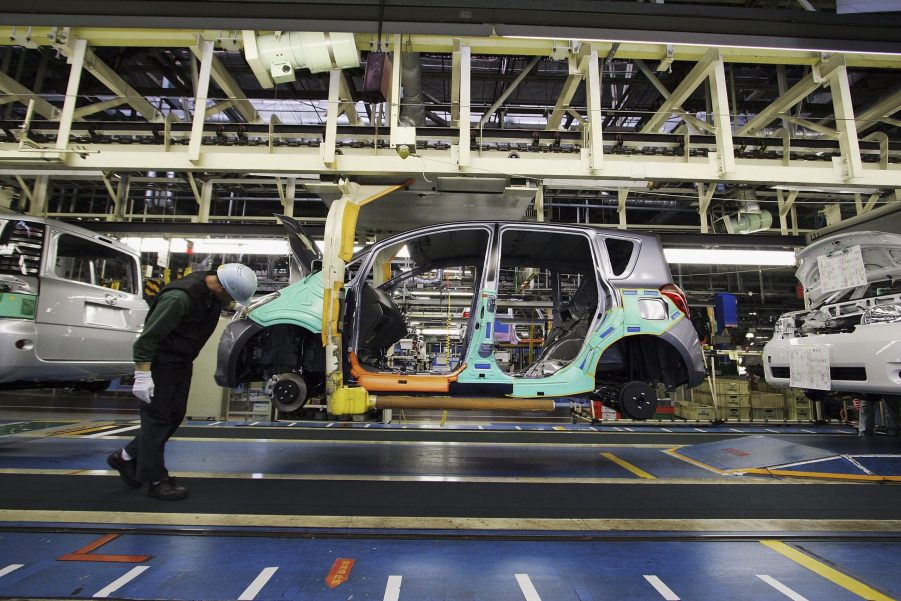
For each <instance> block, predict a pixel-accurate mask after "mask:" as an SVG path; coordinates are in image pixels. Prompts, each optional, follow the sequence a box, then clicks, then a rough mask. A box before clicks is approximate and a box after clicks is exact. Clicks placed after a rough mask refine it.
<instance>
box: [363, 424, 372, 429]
mask: <svg viewBox="0 0 901 601" xmlns="http://www.w3.org/2000/svg"><path fill="white" fill-rule="evenodd" d="M363 427H364V428H371V427H372V424H366V425H365V426H363Z"/></svg>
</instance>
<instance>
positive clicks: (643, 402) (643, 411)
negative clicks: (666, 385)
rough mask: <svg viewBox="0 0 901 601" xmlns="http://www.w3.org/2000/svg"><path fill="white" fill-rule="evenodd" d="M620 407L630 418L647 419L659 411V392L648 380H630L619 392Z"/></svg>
mask: <svg viewBox="0 0 901 601" xmlns="http://www.w3.org/2000/svg"><path fill="white" fill-rule="evenodd" d="M619 408H620V411H622V413H623V415H624V416H626V417H628V418H630V419H634V420H645V419H649V418H651V417H654V413H656V411H657V392H656V391H655V390H654V389H653V388H652V387H651V386H650V385H649V384H647V383H646V382H639V381H637V380H635V381H633V382H629V383H627V384H626V385H625V386H623V388H622V390H620V392H619Z"/></svg>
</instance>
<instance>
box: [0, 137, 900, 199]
mask: <svg viewBox="0 0 901 601" xmlns="http://www.w3.org/2000/svg"><path fill="white" fill-rule="evenodd" d="M341 151H342V154H340V155H337V156H336V157H335V163H334V166H332V167H324V166H323V163H322V159H321V156H320V149H319V148H313V147H304V146H301V147H280V146H279V147H273V148H272V149H270V148H268V147H267V146H264V145H261V146H249V145H248V146H237V145H235V146H222V145H210V146H208V147H204V149H203V153H202V155H201V160H199V161H197V162H196V163H195V162H192V161H191V159H190V158H189V153H188V149H187V148H186V147H185V146H183V145H172V146H171V147H170V149H169V151H164V150H163V145H162V144H161V145H159V146H156V147H152V146H148V145H143V144H141V145H130V144H123V145H115V144H114V145H110V144H90V143H82V144H80V145H79V152H78V153H66V154H65V155H64V156H62V157H60V158H59V161H58V162H57V163H54V164H52V165H51V164H48V163H47V162H46V161H45V160H44V159H45V157H44V156H43V153H42V152H41V151H39V150H33V149H32V150H27V151H22V150H19V148H18V145H17V144H16V143H12V142H3V143H0V165H2V166H3V167H4V168H8V169H14V168H17V167H21V168H23V169H30V170H39V169H41V168H47V169H51V168H53V169H80V170H88V171H93V172H95V173H96V172H98V171H114V172H121V171H146V170H147V166H148V165H153V166H154V167H155V168H156V170H158V171H175V172H183V171H210V172H221V173H247V172H266V173H271V174H273V175H275V174H278V173H285V174H292V173H293V174H300V173H310V174H324V175H342V174H343V175H347V176H364V175H365V176H383V175H384V174H386V173H392V174H399V175H404V176H406V177H415V176H421V175H422V173H423V172H426V173H429V174H435V175H459V173H460V166H459V164H458V162H457V161H456V160H455V159H454V156H455V154H454V153H455V152H456V150H455V149H453V148H451V149H450V150H439V149H425V148H423V149H418V150H417V156H419V157H420V160H417V161H410V160H404V159H402V158H400V157H399V156H398V155H397V154H396V153H393V152H392V153H385V152H384V151H382V150H376V149H373V148H353V147H350V146H344V147H343V148H342V149H341ZM509 154H510V153H509V152H505V151H497V150H482V151H480V152H479V153H478V154H474V155H473V156H472V157H471V159H470V165H469V167H470V168H469V169H468V170H467V171H471V172H472V173H483V172H484V173H518V174H528V176H529V177H532V178H535V179H541V178H566V179H574V178H583V179H586V180H591V181H594V182H597V181H599V180H605V179H609V180H616V179H618V180H630V181H648V180H654V181H674V182H686V181H688V182H698V181H700V182H724V183H725V182H730V183H759V184H767V185H780V184H787V185H806V186H827V185H835V186H842V187H843V188H846V187H850V188H855V187H857V188H879V189H885V188H891V189H895V188H901V165H899V164H896V163H889V164H888V165H887V168H885V169H883V168H881V166H880V165H878V164H870V163H865V164H864V165H863V166H862V171H861V173H860V175H859V177H858V178H857V179H855V180H853V181H851V182H847V181H846V180H845V176H844V174H843V173H842V172H841V170H840V169H838V168H837V167H836V165H834V164H833V163H832V162H829V161H792V162H791V164H790V165H788V166H786V165H783V164H782V161H781V160H780V159H756V158H755V159H751V158H747V159H745V158H741V159H739V158H737V159H735V163H736V164H735V170H734V171H732V172H729V173H725V174H721V172H720V165H719V162H718V160H717V158H716V156H715V155H714V154H713V153H710V156H707V157H703V156H693V157H689V158H687V159H686V158H685V157H683V156H663V155H642V154H631V155H618V154H605V156H604V168H603V171H602V172H601V173H597V172H594V171H592V170H591V169H590V168H589V165H588V162H587V160H584V159H583V158H582V157H581V156H580V155H579V154H578V153H551V154H548V153H534V154H533V153H525V154H521V155H520V157H519V158H511V157H509V156H508V155H509ZM50 155H52V156H54V157H55V156H56V154H55V153H52V152H50ZM98 180H99V178H98Z"/></svg>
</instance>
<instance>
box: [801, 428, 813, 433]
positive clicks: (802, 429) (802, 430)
mask: <svg viewBox="0 0 901 601" xmlns="http://www.w3.org/2000/svg"><path fill="white" fill-rule="evenodd" d="M801 432H807V433H808V434H816V432H814V431H813V430H805V429H804V428H801Z"/></svg>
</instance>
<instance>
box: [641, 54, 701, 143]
mask: <svg viewBox="0 0 901 601" xmlns="http://www.w3.org/2000/svg"><path fill="white" fill-rule="evenodd" d="M632 62H633V63H634V64H635V66H637V67H638V70H639V71H641V72H642V73H643V74H644V76H645V77H647V78H648V81H650V82H651V85H653V86H654V87H655V88H657V91H658V92H660V95H661V96H663V99H664V100H668V99H669V97H670V96H671V95H672V94H670V91H669V90H668V89H666V86H664V85H663V83H662V82H661V81H660V79H659V78H658V77H657V75H656V74H654V72H653V71H651V70H650V69H649V68H648V66H647V64H646V63H645V62H644V61H643V60H638V59H636V60H634V61H632ZM673 114H675V115H679V117H681V118H682V120H683V121H685V124H686V125H688V126H690V127H693V128H694V129H695V130H696V131H699V132H700V131H713V129H714V127H713V126H712V125H710V124H709V123H706V122H704V121H701V120H700V119H698V118H697V117H695V116H694V115H692V114H691V113H686V112H685V111H684V110H682V107H676V108H675V109H674V110H673Z"/></svg>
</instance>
